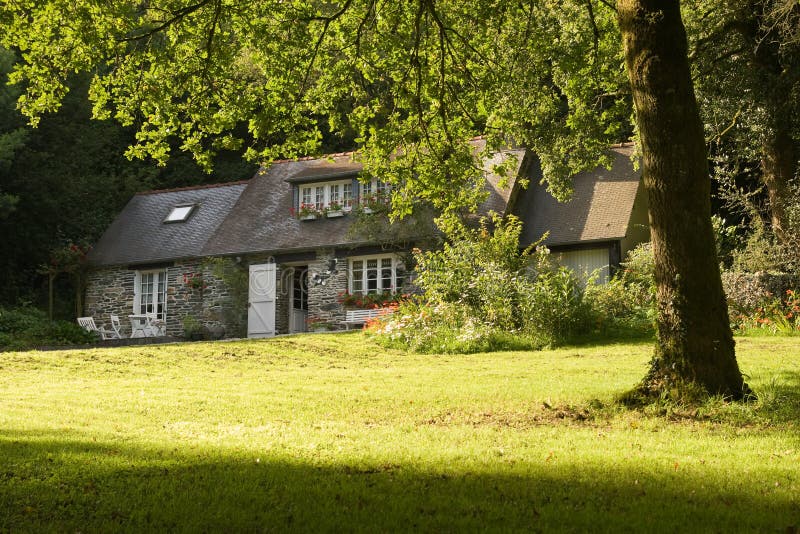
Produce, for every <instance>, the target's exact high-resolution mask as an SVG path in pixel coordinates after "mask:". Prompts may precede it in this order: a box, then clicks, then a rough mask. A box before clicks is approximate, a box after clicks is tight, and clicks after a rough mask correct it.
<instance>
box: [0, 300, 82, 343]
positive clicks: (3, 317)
mask: <svg viewBox="0 0 800 534" xmlns="http://www.w3.org/2000/svg"><path fill="white" fill-rule="evenodd" d="M95 341H97V336H95V335H94V334H90V333H89V332H87V331H86V330H84V329H83V328H81V327H80V326H78V325H77V324H75V323H74V322H70V321H50V320H49V319H48V318H47V315H46V314H45V313H44V312H43V311H41V310H38V309H36V308H30V307H20V308H14V309H6V308H2V307H0V351H4V350H27V349H32V348H35V347H42V346H51V347H53V346H55V347H58V346H64V345H76V344H77V345H80V344H86V343H93V342H95Z"/></svg>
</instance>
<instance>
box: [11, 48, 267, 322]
mask: <svg viewBox="0 0 800 534" xmlns="http://www.w3.org/2000/svg"><path fill="white" fill-rule="evenodd" d="M1 57H2V58H4V60H5V63H4V65H6V67H5V68H6V70H11V68H12V65H13V63H14V61H15V57H14V55H13V54H11V53H9V52H5V53H3V54H2V56H1ZM0 72H2V71H0ZM69 87H70V88H71V92H70V93H69V94H68V95H67V96H66V98H65V99H64V101H63V105H62V107H61V109H60V110H59V111H58V112H57V113H54V114H49V115H47V116H45V117H42V119H41V121H40V123H39V125H38V127H37V128H30V127H29V126H27V125H26V118H25V117H24V116H22V115H21V114H20V113H19V112H18V111H17V110H16V109H15V108H16V99H17V97H18V96H19V91H13V90H12V89H14V88H13V87H8V86H5V85H4V86H2V87H0V118H1V119H2V120H1V121H0V190H2V191H3V192H5V193H7V195H0V215H2V213H3V212H5V213H6V214H7V215H8V216H7V217H5V218H4V217H2V216H0V234H2V235H3V239H2V241H0V278H2V279H3V280H4V284H3V286H2V287H0V302H3V303H6V304H10V305H13V304H16V303H18V302H19V301H27V302H38V303H42V304H44V303H46V302H47V300H49V298H48V294H49V291H48V288H47V285H48V284H45V283H44V282H45V280H46V278H45V277H44V276H43V275H42V273H40V272H39V271H40V269H39V266H41V265H42V264H46V263H49V261H50V257H49V254H50V251H51V250H54V249H61V248H63V247H64V244H65V243H69V242H75V243H84V242H87V243H92V242H95V241H96V240H97V239H98V238H99V237H100V235H101V234H102V232H103V231H104V230H105V229H106V228H107V227H108V225H109V224H110V223H111V221H112V220H113V218H114V217H115V216H116V215H117V213H119V211H120V210H121V209H122V207H123V206H124V205H125V203H126V202H127V201H128V200H129V199H130V198H131V196H133V194H134V193H136V192H137V191H144V190H148V189H163V188H172V187H183V186H189V185H196V184H201V183H213V182H222V181H232V180H240V179H243V178H249V177H250V176H251V175H252V173H253V171H254V169H255V166H254V165H252V164H248V163H247V162H243V161H242V159H241V155H240V154H239V153H236V154H234V153H230V152H224V153H220V154H219V156H218V157H217V158H216V160H215V172H214V173H212V174H208V173H205V172H203V170H202V169H200V168H199V167H198V166H197V164H196V163H195V162H194V161H193V160H192V158H191V157H190V156H187V155H178V156H176V157H174V158H172V159H171V160H170V161H169V163H168V164H167V165H166V166H165V167H163V168H158V167H156V166H154V165H152V164H151V163H149V162H143V161H138V160H135V161H129V160H128V159H127V158H125V157H124V155H123V152H124V150H125V149H126V147H127V146H129V145H130V144H131V143H132V142H134V141H135V137H134V132H133V131H132V130H131V129H129V128H127V129H126V128H124V127H122V126H120V125H119V124H117V123H115V122H112V121H95V120H91V106H90V104H89V102H88V100H87V98H86V96H87V91H88V78H87V77H85V76H84V77H81V76H77V77H76V76H73V77H72V78H71V79H70V80H69ZM4 95H7V96H4ZM9 140H11V141H13V142H7V141H9ZM5 147H9V148H8V150H4V148H5ZM4 198H9V199H10V201H11V206H10V207H11V208H13V211H12V210H3V206H4V205H6V203H4V202H3V200H4ZM77 282H78V279H77V278H72V277H70V278H68V277H59V278H57V279H56V280H55V288H54V290H55V292H56V297H57V298H56V301H55V303H56V315H57V316H60V317H64V318H68V317H70V318H71V317H72V316H73V315H74V314H75V312H74V311H73V308H74V306H73V304H75V305H78V304H79V303H78V302H77V301H79V300H80V299H76V298H75V296H76V295H78V291H77V290H78V289H79V288H77V287H73V286H75V285H76V283H77ZM78 285H79V284H78Z"/></svg>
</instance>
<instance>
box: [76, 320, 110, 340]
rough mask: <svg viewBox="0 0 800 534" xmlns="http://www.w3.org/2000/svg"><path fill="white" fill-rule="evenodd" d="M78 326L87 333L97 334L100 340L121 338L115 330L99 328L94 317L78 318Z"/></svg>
mask: <svg viewBox="0 0 800 534" xmlns="http://www.w3.org/2000/svg"><path fill="white" fill-rule="evenodd" d="M78 324H79V325H80V326H81V327H82V328H83V329H84V330H86V331H87V332H92V333H96V334H98V335H99V336H100V339H103V340H105V339H118V338H119V336H118V335H117V333H116V332H114V331H113V330H106V329H105V328H100V327H98V326H97V325H96V324H95V322H94V317H78Z"/></svg>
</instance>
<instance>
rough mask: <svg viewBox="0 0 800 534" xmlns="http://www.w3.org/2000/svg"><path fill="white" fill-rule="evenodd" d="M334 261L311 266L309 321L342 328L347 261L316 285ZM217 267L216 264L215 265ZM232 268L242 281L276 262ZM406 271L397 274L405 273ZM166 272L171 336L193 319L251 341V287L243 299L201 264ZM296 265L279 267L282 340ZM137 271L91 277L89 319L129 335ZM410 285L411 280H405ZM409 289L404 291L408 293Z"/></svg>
mask: <svg viewBox="0 0 800 534" xmlns="http://www.w3.org/2000/svg"><path fill="white" fill-rule="evenodd" d="M334 257H335V253H334V250H332V249H324V250H319V251H317V255H316V259H315V260H313V261H309V262H308V269H309V287H308V316H309V319H310V320H312V321H319V322H325V323H331V324H332V326H334V327H339V326H341V323H342V322H343V321H344V319H345V309H344V307H343V306H342V305H341V304H340V303H339V295H340V294H341V293H343V292H345V291H347V260H346V259H340V260H339V263H338V265H337V273H336V274H335V275H333V276H331V277H330V278H328V279H327V280H326V281H325V285H322V284H314V283H313V282H311V277H312V276H313V274H314V273H320V274H321V273H323V272H325V271H326V269H327V267H328V261H329V260H330V259H332V258H334ZM214 261H215V260H214ZM221 261H223V262H228V263H227V264H226V265H225V268H229V269H239V270H242V273H240V274H241V275H242V276H246V275H247V273H248V272H249V265H255V264H259V263H268V262H269V261H272V259H271V257H269V256H267V255H261V254H258V255H251V256H247V257H245V258H243V259H242V260H240V261H238V262H234V261H233V260H221ZM402 269H403V267H402V266H400V267H399V268H398V272H401V271H402ZM166 271H167V306H166V316H167V335H169V336H176V337H182V336H183V322H184V319H185V318H186V317H187V316H192V317H194V318H195V319H197V321H198V322H199V323H201V324H202V325H203V326H205V327H206V328H207V329H208V330H209V331H210V332H211V333H212V334H223V333H224V336H225V337H241V336H246V335H247V294H246V286H245V287H244V288H241V289H239V290H238V291H239V293H238V294H237V291H236V290H234V289H233V288H231V287H229V285H228V284H227V283H226V281H225V280H224V279H223V278H222V277H219V278H218V277H217V276H215V272H217V273H218V272H219V266H218V265H217V266H215V265H214V264H213V261H212V262H209V261H204V260H200V259H194V260H185V261H176V262H174V265H173V266H171V267H168V268H167V269H166ZM292 272H293V267H292V266H291V265H278V266H277V280H276V283H277V287H276V301H275V329H276V333H278V334H285V333H288V332H289V312H290V308H291V299H292ZM197 274H199V275H200V276H201V277H202V280H203V287H202V288H194V287H191V285H190V283H189V279H190V278H191V277H192V276H193V275H197ZM135 275H136V271H135V270H133V269H128V268H127V267H125V266H123V267H109V268H105V269H98V270H96V271H93V272H92V273H90V274H89V277H88V284H87V289H86V298H85V309H86V315H91V316H93V317H94V318H95V321H97V322H98V324H99V325H103V326H106V327H110V318H109V315H110V314H115V315H119V316H120V319H121V322H122V327H123V335H129V334H130V321H129V320H128V315H130V314H132V313H133V302H134V281H135ZM406 282H408V277H406ZM409 289H410V288H409V287H408V284H407V285H406V287H405V288H404V290H405V291H408V290H409Z"/></svg>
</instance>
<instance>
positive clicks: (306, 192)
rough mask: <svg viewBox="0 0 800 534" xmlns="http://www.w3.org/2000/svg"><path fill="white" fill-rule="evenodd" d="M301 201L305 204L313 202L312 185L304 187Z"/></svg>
mask: <svg viewBox="0 0 800 534" xmlns="http://www.w3.org/2000/svg"><path fill="white" fill-rule="evenodd" d="M300 202H301V204H305V205H309V204H311V188H310V187H304V188H303V197H302V200H301V201H300Z"/></svg>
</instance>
